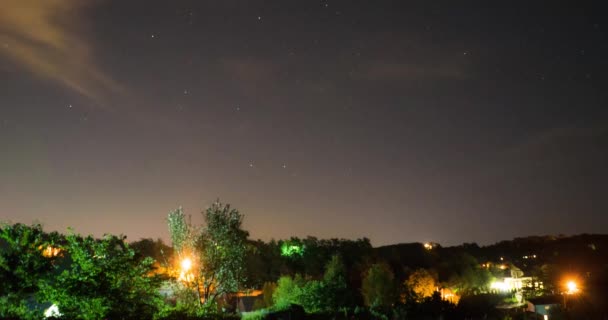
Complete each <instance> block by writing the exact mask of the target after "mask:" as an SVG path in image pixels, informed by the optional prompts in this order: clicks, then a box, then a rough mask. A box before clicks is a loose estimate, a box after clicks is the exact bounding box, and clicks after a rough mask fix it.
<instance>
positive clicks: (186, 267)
mask: <svg viewBox="0 0 608 320" xmlns="http://www.w3.org/2000/svg"><path fill="white" fill-rule="evenodd" d="M180 265H181V267H182V270H183V271H184V272H188V271H189V270H190V268H192V260H190V258H184V259H183V260H182V262H181V263H180Z"/></svg>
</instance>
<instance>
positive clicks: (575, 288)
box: [566, 280, 578, 294]
mask: <svg viewBox="0 0 608 320" xmlns="http://www.w3.org/2000/svg"><path fill="white" fill-rule="evenodd" d="M566 288H568V292H567V293H568V294H574V293H577V292H578V285H577V284H576V282H574V281H572V280H570V281H568V282H566Z"/></svg>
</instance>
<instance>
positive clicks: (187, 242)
mask: <svg viewBox="0 0 608 320" xmlns="http://www.w3.org/2000/svg"><path fill="white" fill-rule="evenodd" d="M167 224H168V226H169V235H170V236H171V244H172V245H173V250H175V251H176V253H177V254H178V255H181V254H183V253H184V250H187V251H190V250H192V249H193V247H194V242H195V237H196V230H195V228H194V227H192V225H191V223H190V222H189V221H186V215H185V214H184V209H182V207H179V208H177V209H176V210H174V211H171V212H169V216H168V218H167Z"/></svg>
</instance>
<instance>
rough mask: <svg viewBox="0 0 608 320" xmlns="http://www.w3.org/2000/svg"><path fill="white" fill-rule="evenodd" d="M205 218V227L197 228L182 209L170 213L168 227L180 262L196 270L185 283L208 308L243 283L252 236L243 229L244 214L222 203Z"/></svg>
mask: <svg viewBox="0 0 608 320" xmlns="http://www.w3.org/2000/svg"><path fill="white" fill-rule="evenodd" d="M203 216H204V219H205V225H204V227H201V228H197V227H195V226H193V225H192V224H191V223H190V222H188V221H186V217H185V215H184V213H183V210H182V209H181V208H179V209H177V210H176V211H173V212H171V213H169V218H168V225H169V232H170V234H171V241H172V244H173V249H174V250H175V253H176V254H177V256H178V259H179V261H185V259H186V258H187V259H188V263H187V264H186V265H187V267H188V268H187V269H192V270H194V272H193V274H191V276H192V279H190V278H189V277H186V278H185V280H187V281H185V282H186V284H187V286H189V287H190V288H191V289H192V290H194V291H196V292H197V294H198V297H199V303H200V302H202V304H203V307H205V308H207V307H211V306H212V305H213V304H214V303H215V302H216V299H217V297H219V296H221V295H223V294H227V293H232V292H236V291H238V290H239V289H240V287H241V285H242V284H243V283H244V281H245V258H246V254H247V237H248V236H249V234H248V232H247V231H245V230H243V229H242V223H243V215H241V214H240V213H239V211H238V210H235V209H232V208H231V207H230V205H229V204H222V203H221V202H219V200H218V201H216V202H214V203H213V204H212V205H211V206H210V207H209V208H208V209H207V210H206V211H204V212H203ZM190 280H192V281H190ZM190 282H192V284H190Z"/></svg>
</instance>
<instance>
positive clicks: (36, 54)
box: [0, 0, 119, 102]
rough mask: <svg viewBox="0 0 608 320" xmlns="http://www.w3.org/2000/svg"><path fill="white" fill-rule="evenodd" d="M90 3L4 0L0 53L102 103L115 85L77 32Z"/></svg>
mask: <svg viewBox="0 0 608 320" xmlns="http://www.w3.org/2000/svg"><path fill="white" fill-rule="evenodd" d="M91 3H92V1H82V0H4V1H3V2H2V8H1V9H0V54H3V55H5V56H8V57H10V58H12V60H13V61H15V62H17V63H18V64H19V65H21V66H22V67H24V68H27V69H28V70H29V71H31V72H32V73H34V74H36V75H38V76H40V77H44V78H47V79H50V80H53V81H56V82H59V83H61V84H62V85H65V86H67V87H68V88H70V89H72V90H75V91H76V92H78V93H80V94H82V95H84V96H86V97H88V98H91V99H93V100H95V101H96V102H101V101H100V100H102V96H103V95H104V93H107V92H111V91H116V90H118V89H119V86H118V85H117V84H116V83H115V82H114V81H113V80H112V79H111V78H110V77H109V76H108V75H107V74H105V73H104V72H103V70H101V69H100V68H99V66H97V65H96V64H95V61H94V59H93V55H92V49H91V45H90V43H89V41H87V39H86V38H85V37H84V36H83V35H82V34H81V33H80V30H82V27H83V23H82V19H81V16H82V13H83V10H85V9H86V7H87V6H88V5H90V4H91Z"/></svg>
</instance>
